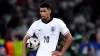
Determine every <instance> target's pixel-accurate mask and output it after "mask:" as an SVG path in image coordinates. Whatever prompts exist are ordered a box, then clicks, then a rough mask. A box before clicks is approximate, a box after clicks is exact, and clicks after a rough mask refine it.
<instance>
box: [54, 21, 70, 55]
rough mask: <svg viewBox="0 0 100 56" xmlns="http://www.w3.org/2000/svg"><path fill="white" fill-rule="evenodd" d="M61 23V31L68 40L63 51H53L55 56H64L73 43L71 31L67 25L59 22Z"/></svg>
mask: <svg viewBox="0 0 100 56" xmlns="http://www.w3.org/2000/svg"><path fill="white" fill-rule="evenodd" d="M59 22H60V23H59V25H60V26H59V27H60V31H61V33H62V34H63V35H64V36H65V38H66V40H65V42H64V46H63V48H62V50H61V51H53V55H56V56H62V55H63V54H64V53H65V52H66V51H67V49H68V48H69V46H70V45H71V42H72V35H71V33H70V31H69V29H68V28H67V27H66V24H65V23H64V22H63V21H62V20H59Z"/></svg>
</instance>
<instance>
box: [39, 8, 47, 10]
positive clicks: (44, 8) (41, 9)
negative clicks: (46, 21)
mask: <svg viewBox="0 0 100 56" xmlns="http://www.w3.org/2000/svg"><path fill="white" fill-rule="evenodd" d="M40 10H48V9H47V8H40Z"/></svg>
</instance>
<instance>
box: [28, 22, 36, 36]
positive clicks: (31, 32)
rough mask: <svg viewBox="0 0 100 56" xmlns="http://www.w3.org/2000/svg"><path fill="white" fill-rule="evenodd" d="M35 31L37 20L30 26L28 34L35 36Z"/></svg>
mask: <svg viewBox="0 0 100 56" xmlns="http://www.w3.org/2000/svg"><path fill="white" fill-rule="evenodd" d="M34 32H35V22H34V23H33V24H32V25H31V26H30V28H29V29H28V31H27V34H28V35H29V36H33V34H34Z"/></svg>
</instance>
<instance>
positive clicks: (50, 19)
mask: <svg viewBox="0 0 100 56" xmlns="http://www.w3.org/2000/svg"><path fill="white" fill-rule="evenodd" d="M52 20H53V17H51V18H50V20H48V21H47V22H46V21H44V20H43V19H42V22H43V23H45V24H48V23H49V22H51V21H52Z"/></svg>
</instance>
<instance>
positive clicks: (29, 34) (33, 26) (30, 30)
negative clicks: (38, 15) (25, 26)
mask: <svg viewBox="0 0 100 56" xmlns="http://www.w3.org/2000/svg"><path fill="white" fill-rule="evenodd" d="M35 25H36V22H34V23H33V24H32V25H31V26H30V28H29V30H28V31H27V34H26V35H25V37H24V39H23V43H22V56H26V42H27V40H28V39H29V38H30V37H31V36H33V33H34V31H35Z"/></svg>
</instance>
